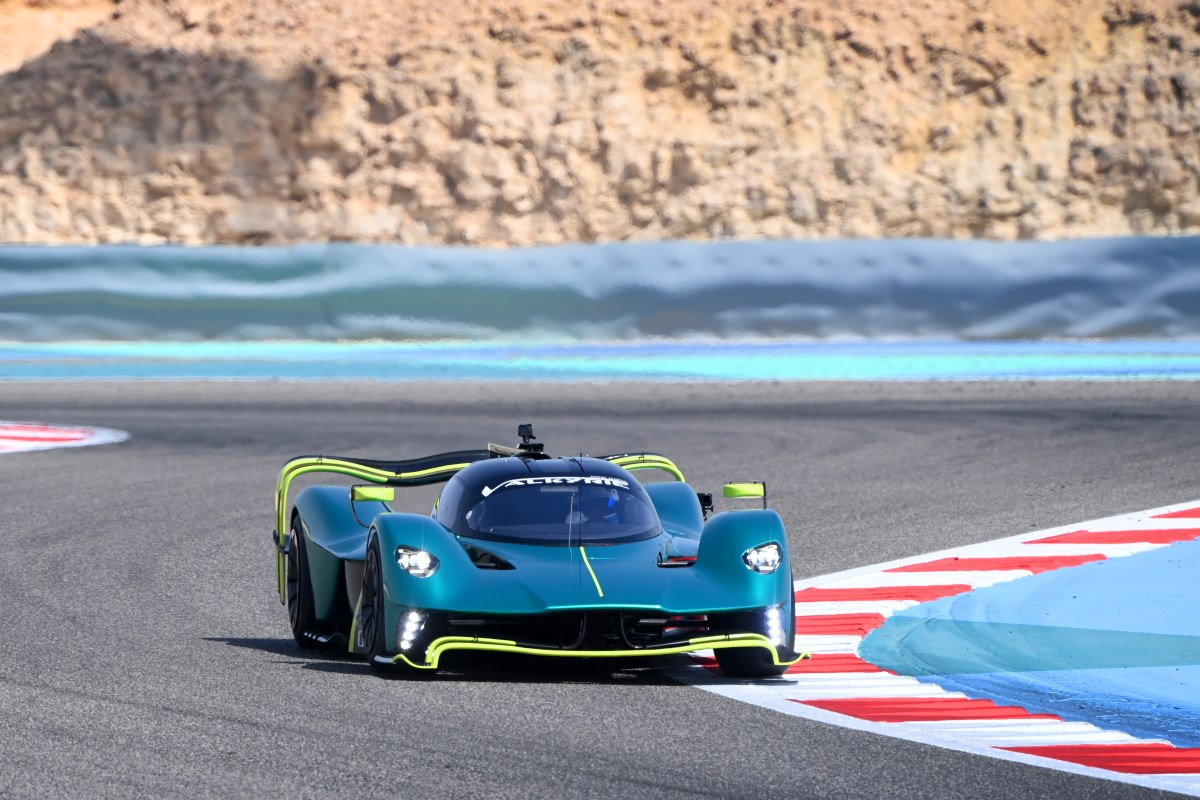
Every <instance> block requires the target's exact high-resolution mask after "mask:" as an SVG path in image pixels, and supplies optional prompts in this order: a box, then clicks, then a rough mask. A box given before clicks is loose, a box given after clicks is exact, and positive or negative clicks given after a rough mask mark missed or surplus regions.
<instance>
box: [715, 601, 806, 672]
mask: <svg viewBox="0 0 1200 800" xmlns="http://www.w3.org/2000/svg"><path fill="white" fill-rule="evenodd" d="M787 613H788V620H789V621H788V624H787V642H788V644H789V646H794V644H795V641H796V596H795V594H793V595H792V599H791V602H789V603H788V604H787ZM716 656H717V665H718V666H720V667H721V672H723V673H724V674H725V676H726V677H729V678H778V677H779V676H780V675H782V674H784V673H785V672H787V665H786V664H776V663H775V661H774V660H773V659H772V658H771V655H770V653H768V652H767V651H766V650H765V649H763V648H761V647H745V648H741V647H739V648H730V649H727V650H717V651H716Z"/></svg>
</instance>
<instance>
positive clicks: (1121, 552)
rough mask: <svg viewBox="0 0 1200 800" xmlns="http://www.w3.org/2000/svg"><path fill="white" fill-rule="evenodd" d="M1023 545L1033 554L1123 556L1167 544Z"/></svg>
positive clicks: (1010, 551)
mask: <svg viewBox="0 0 1200 800" xmlns="http://www.w3.org/2000/svg"><path fill="white" fill-rule="evenodd" d="M1023 547H1026V548H1028V550H1029V555H1031V556H1090V555H1092V554H1093V553H1099V554H1101V555H1103V556H1104V557H1105V558H1122V557H1124V556H1131V555H1134V554H1136V553H1144V552H1146V551H1147V550H1157V549H1158V548H1160V547H1166V545H1165V544H1151V543H1149V542H1136V543H1134V544H1058V543H1052V544H1034V543H1032V542H1028V543H1026V544H1025V545H1023ZM1007 554H1008V555H1012V550H1011V549H1010V550H1008V551H1007ZM1022 555H1023V554H1022Z"/></svg>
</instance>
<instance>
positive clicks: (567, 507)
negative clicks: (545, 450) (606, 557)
mask: <svg viewBox="0 0 1200 800" xmlns="http://www.w3.org/2000/svg"><path fill="white" fill-rule="evenodd" d="M661 532H662V525H661V523H660V522H659V520H658V514H657V513H655V511H654V506H653V505H652V504H651V502H650V498H649V497H648V496H647V495H646V493H645V491H644V490H643V489H642V488H641V486H639V485H637V484H636V483H634V484H631V483H630V482H628V481H625V480H621V479H619V478H609V477H591V478H589V477H583V478H581V477H577V476H572V477H561V478H558V477H531V478H519V479H514V480H509V481H504V482H502V483H500V484H499V485H498V486H495V487H487V486H485V487H483V490H482V497H481V499H480V500H479V501H478V502H476V503H475V504H474V505H472V506H471V507H470V508H468V509H467V511H466V513H465V514H464V516H463V519H462V525H461V526H460V530H459V533H460V534H462V535H464V536H470V537H472V538H476V539H487V540H492V541H501V542H520V543H526V544H551V545H584V544H613V543H618V542H634V541H639V540H641V539H649V538H651V537H653V536H657V535H658V534H659V533H661Z"/></svg>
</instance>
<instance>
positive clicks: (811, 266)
mask: <svg viewBox="0 0 1200 800" xmlns="http://www.w3.org/2000/svg"><path fill="white" fill-rule="evenodd" d="M763 336H766V337H788V338H812V339H829V338H896V339H968V340H970V339H1043V338H1045V339H1057V338H1076V337H1087V338H1092V337H1113V338H1115V337H1120V338H1139V337H1145V338H1181V337H1197V336H1200V237H1178V238H1120V239H1093V240H1082V241H1069V242H1022V243H997V242H963V241H930V240H912V239H905V240H891V241H836V242H754V243H746V242H720V243H692V242H672V243H661V244H610V245H598V246H584V245H566V246H558V247H546V248H530V249H518V250H476V249H466V248H429V247H399V246H394V247H393V246H371V245H307V246H300V247H288V248H241V247H200V248H182V247H150V248H144V247H135V246H110V247H0V340H8V341H27V342H33V341H71V340H142V341H147V340H148V341H194V340H228V341H236V340H261V339H278V338H282V339H317V340H339V339H370V338H381V339H432V338H467V339H490V338H497V337H502V338H505V339H510V340H511V339H514V338H517V339H520V338H522V337H529V338H531V339H547V338H563V337H568V338H577V339H605V340H611V339H618V340H619V339H632V338H642V337H667V338H686V337H721V338H745V337H763Z"/></svg>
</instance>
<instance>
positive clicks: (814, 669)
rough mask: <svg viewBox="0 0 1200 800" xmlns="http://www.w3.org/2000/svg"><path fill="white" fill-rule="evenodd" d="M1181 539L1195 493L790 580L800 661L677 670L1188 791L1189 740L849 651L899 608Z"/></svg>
mask: <svg viewBox="0 0 1200 800" xmlns="http://www.w3.org/2000/svg"><path fill="white" fill-rule="evenodd" d="M1192 539H1200V505H1198V504H1197V502H1192V503H1187V504H1181V505H1176V506H1168V507H1164V508H1158V509H1153V510H1150V511H1142V512H1137V513H1133V514H1123V515H1119V516H1115V517H1108V518H1106V519H1101V520H1096V521H1093V522H1085V523H1080V524H1077V525H1066V526H1063V527H1059V528H1052V529H1049V530H1044V531H1037V532H1034V533H1026V534H1021V535H1019V536H1013V537H1010V538H1006V539H1000V540H997V541H994V542H988V543H985V544H978V545H970V546H967V547H960V548H955V549H952V550H944V551H940V552H937V553H930V554H928V555H923V556H916V557H913V558H907V559H901V560H898V561H891V562H887V563H884V564H876V565H874V566H870V567H863V568H860V569H854V570H849V571H846V572H839V573H835V574H833V575H825V576H821V577H818V578H809V579H805V580H801V581H797V582H796V584H795V587H796V645H795V649H796V650H797V651H806V652H809V653H812V658H811V659H809V660H806V661H801V662H800V663H798V664H796V665H794V666H793V667H791V668H790V669H789V670H788V674H787V675H786V676H785V677H784V678H782V679H777V680H772V681H760V682H756V683H750V682H739V681H721V682H714V681H713V680H712V678H711V676H710V675H709V674H707V673H708V670H704V669H701V668H692V669H687V670H681V671H680V673H678V674H679V677H680V678H681V679H683V680H684V681H687V682H688V683H692V684H695V685H697V686H699V687H700V688H702V689H705V690H706V691H710V692H714V693H716V694H719V695H723V696H725V697H729V698H733V699H736V700H742V701H744V702H747V703H753V704H755V705H759V706H764V707H766V708H771V709H774V710H776V711H780V712H783V713H785V714H791V715H794V716H800V717H806V718H808V719H813V720H819V721H821V722H826V723H831V724H834V725H839V726H842V727H848V728H855V729H858V730H864V731H870V732H873V733H879V734H884V735H887V736H893V737H897V738H901V739H908V740H911V741H917V742H923V743H926V744H932V745H936V746H940V747H946V748H951V749H954V750H960V751H964V752H970V753H978V754H982V755H988V756H992V757H995V758H1002V759H1006V760H1010V761H1021V762H1025V763H1028V764H1036V765H1038V766H1043V767H1050V768H1053V769H1058V770H1064V771H1067V772H1074V773H1078V774H1083V775H1089V776H1093V777H1098V778H1104V779H1108V780H1113V781H1120V782H1124V783H1131V784H1137V785H1141V786H1149V787H1154V788H1157V789H1166V790H1170V791H1175V792H1181V793H1184V794H1191V795H1195V796H1197V797H1200V748H1187V747H1176V746H1174V745H1173V744H1171V743H1170V742H1169V741H1167V740H1165V739H1146V738H1141V737H1138V736H1134V735H1131V734H1128V733H1126V732H1124V731H1119V730H1109V729H1103V728H1099V727H1097V726H1095V725H1092V724H1090V723H1087V722H1069V721H1066V720H1063V719H1062V718H1060V717H1058V716H1056V715H1053V714H1032V713H1030V712H1029V711H1027V710H1026V709H1024V708H1020V707H1016V706H1000V705H997V704H996V703H994V702H992V701H991V700H986V699H977V698H972V697H969V696H967V695H965V694H963V693H961V692H952V691H948V690H946V689H943V688H941V687H940V686H937V685H935V684H932V683H922V682H921V681H918V680H917V679H916V678H911V677H906V676H902V675H896V674H895V673H892V672H888V671H886V670H883V669H881V668H880V667H878V666H876V665H874V664H872V663H870V662H868V661H865V660H863V659H862V658H861V657H860V656H859V651H858V648H859V644H860V643H861V642H862V640H863V639H864V638H865V637H866V635H867V634H868V633H870V632H871V631H872V630H874V629H875V628H878V627H879V626H881V625H882V624H883V623H884V620H885V619H887V618H888V617H889V616H891V615H892V614H894V613H896V612H897V611H899V610H902V609H906V608H910V607H912V606H915V605H918V604H920V603H924V602H928V601H932V600H938V599H941V598H944V597H950V596H953V595H957V594H962V593H964V592H969V591H971V590H972V589H976V588H980V587H983V586H991V585H993V584H996V583H1001V582H1004V581H1012V580H1019V579H1021V578H1025V577H1028V576H1030V575H1035V574H1039V573H1042V572H1048V571H1050V570H1055V569H1062V568H1064V567H1072V566H1076V565H1079V564H1084V563H1088V562H1092V561H1101V560H1104V559H1109V558H1121V557H1123V556H1129V555H1133V554H1134V553H1141V552H1145V551H1147V550H1153V549H1156V548H1159V547H1166V546H1168V545H1171V544H1174V543H1176V542H1180V541H1187V540H1192ZM702 663H704V664H705V665H706V666H708V667H710V668H712V667H713V666H714V665H715V662H714V661H713V660H711V659H704V660H703V661H702Z"/></svg>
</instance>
